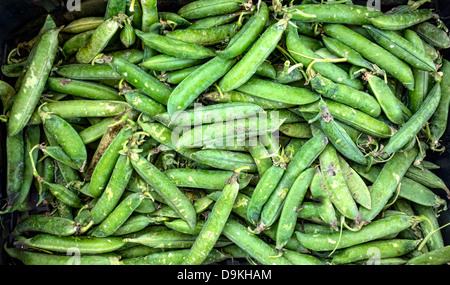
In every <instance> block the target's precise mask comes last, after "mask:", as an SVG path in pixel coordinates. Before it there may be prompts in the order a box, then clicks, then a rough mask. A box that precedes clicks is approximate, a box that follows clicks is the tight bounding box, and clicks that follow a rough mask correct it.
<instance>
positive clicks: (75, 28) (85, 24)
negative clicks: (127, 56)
mask: <svg viewBox="0 0 450 285" xmlns="http://www.w3.org/2000/svg"><path fill="white" fill-rule="evenodd" d="M103 21H104V19H103V18H102V17H83V18H79V19H76V20H73V21H72V22H70V23H69V24H67V25H66V26H64V28H63V29H62V30H61V32H63V33H69V34H80V33H84V32H87V31H91V30H95V29H96V28H97V27H98V26H100V25H101V24H102V23H103Z"/></svg>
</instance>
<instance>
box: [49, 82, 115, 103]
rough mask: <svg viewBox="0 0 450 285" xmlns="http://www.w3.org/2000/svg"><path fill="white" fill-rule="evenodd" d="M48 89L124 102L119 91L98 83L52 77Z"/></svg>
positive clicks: (88, 97) (90, 97)
mask: <svg viewBox="0 0 450 285" xmlns="http://www.w3.org/2000/svg"><path fill="white" fill-rule="evenodd" d="M47 87H48V88H49V89H50V90H52V91H56V92H61V93H66V94H71V95H74V96H80V97H83V98H86V99H93V100H116V101H123V98H122V97H121V96H120V95H119V92H118V91H117V90H115V89H114V88H112V87H109V86H105V85H103V84H100V83H97V82H90V81H83V80H76V79H66V78H63V77H50V78H48V80H47Z"/></svg>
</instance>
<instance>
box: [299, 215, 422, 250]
mask: <svg viewBox="0 0 450 285" xmlns="http://www.w3.org/2000/svg"><path fill="white" fill-rule="evenodd" d="M420 221H421V219H420V218H418V217H415V216H408V215H393V216H390V217H386V218H381V219H377V220H374V221H372V222H371V223H370V224H367V225H365V226H364V227H362V228H361V229H360V230H359V231H351V230H343V231H342V232H334V233H302V232H300V231H296V232H295V234H296V237H297V239H298V241H299V242H300V243H301V244H303V245H304V246H305V247H306V248H308V249H310V250H314V251H331V250H335V249H336V250H337V249H344V248H349V247H351V246H355V245H359V244H363V243H365V242H370V241H373V240H377V239H381V238H383V237H385V236H388V235H390V234H395V233H399V232H401V231H402V230H405V229H407V228H409V227H411V226H414V225H416V224H417V223H418V222H420Z"/></svg>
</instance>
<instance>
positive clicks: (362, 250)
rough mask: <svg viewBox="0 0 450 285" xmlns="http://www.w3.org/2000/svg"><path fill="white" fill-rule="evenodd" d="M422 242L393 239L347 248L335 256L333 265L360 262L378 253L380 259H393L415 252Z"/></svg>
mask: <svg viewBox="0 0 450 285" xmlns="http://www.w3.org/2000/svg"><path fill="white" fill-rule="evenodd" d="M419 242H420V240H408V239H393V240H380V241H371V242H367V243H365V244H360V245H354V246H352V247H349V248H346V249H344V250H342V251H341V252H339V253H337V254H336V255H335V256H333V259H332V261H331V263H332V264H347V263H352V262H355V261H359V260H365V259H370V258H371V257H372V252H375V251H377V252H378V254H377V257H379V258H392V257H398V256H402V255H406V254H408V253H410V252H411V251H413V250H414V249H415V248H416V247H417V245H418V244H419Z"/></svg>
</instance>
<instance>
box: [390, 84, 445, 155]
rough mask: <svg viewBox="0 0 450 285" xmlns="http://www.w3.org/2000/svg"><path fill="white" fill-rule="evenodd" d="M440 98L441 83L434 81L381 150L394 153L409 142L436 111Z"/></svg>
mask: <svg viewBox="0 0 450 285" xmlns="http://www.w3.org/2000/svg"><path fill="white" fill-rule="evenodd" d="M440 99H441V85H440V83H435V85H434V87H433V88H432V89H431V91H430V92H429V93H428V95H427V97H426V98H425V100H424V101H423V103H422V105H421V106H420V108H419V110H417V112H416V113H414V115H413V116H412V117H411V118H410V119H409V120H408V121H407V122H406V123H405V124H404V125H403V126H402V127H401V128H400V129H399V130H398V131H397V132H396V133H395V134H394V135H392V137H390V138H389V141H388V142H387V144H386V146H385V147H384V149H383V151H384V152H386V153H387V154H391V153H394V152H396V151H398V150H399V149H401V148H402V147H403V146H405V145H406V144H407V143H408V142H410V141H411V140H412V139H413V138H414V136H415V135H416V134H417V133H418V132H419V131H420V129H421V128H422V127H423V125H424V124H425V122H427V121H428V120H429V119H430V118H431V116H432V115H433V114H434V112H435V111H436V109H437V107H438V106H439V101H440Z"/></svg>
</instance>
